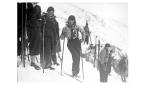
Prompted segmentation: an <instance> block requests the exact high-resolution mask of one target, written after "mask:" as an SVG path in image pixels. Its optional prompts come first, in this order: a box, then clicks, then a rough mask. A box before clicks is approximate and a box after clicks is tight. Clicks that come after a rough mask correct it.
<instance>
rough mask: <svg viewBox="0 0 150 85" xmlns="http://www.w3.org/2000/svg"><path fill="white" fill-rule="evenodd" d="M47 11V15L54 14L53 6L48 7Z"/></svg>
mask: <svg viewBox="0 0 150 85" xmlns="http://www.w3.org/2000/svg"><path fill="white" fill-rule="evenodd" d="M47 13H48V15H49V16H53V15H54V8H53V7H48V9H47Z"/></svg>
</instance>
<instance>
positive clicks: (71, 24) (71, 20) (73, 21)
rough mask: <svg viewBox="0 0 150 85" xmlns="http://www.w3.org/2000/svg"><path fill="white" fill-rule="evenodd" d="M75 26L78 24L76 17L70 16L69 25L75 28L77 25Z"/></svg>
mask: <svg viewBox="0 0 150 85" xmlns="http://www.w3.org/2000/svg"><path fill="white" fill-rule="evenodd" d="M75 24H76V19H75V16H74V15H70V16H69V17H68V25H69V26H73V25H75Z"/></svg>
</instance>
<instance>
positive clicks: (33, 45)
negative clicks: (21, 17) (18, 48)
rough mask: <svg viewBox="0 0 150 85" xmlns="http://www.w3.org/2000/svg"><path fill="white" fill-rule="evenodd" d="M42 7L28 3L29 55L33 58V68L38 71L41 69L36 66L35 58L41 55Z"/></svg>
mask: <svg viewBox="0 0 150 85" xmlns="http://www.w3.org/2000/svg"><path fill="white" fill-rule="evenodd" d="M40 19H41V7H40V6H38V5H37V3H35V2H33V3H27V28H28V29H27V32H28V33H27V34H28V38H29V43H30V44H29V54H30V56H31V66H33V67H34V68H35V69H36V70H39V69H40V67H39V66H38V65H36V64H35V58H36V57H37V56H38V55H39V54H40V41H41V30H40Z"/></svg>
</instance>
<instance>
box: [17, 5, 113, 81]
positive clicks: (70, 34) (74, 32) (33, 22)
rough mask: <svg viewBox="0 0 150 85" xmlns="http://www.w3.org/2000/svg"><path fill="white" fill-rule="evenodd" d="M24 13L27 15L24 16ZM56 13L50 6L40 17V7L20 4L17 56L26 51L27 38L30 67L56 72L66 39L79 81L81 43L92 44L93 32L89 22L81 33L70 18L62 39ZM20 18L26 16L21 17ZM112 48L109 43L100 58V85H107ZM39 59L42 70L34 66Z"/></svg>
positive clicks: (74, 19) (73, 17) (73, 70)
mask: <svg viewBox="0 0 150 85" xmlns="http://www.w3.org/2000/svg"><path fill="white" fill-rule="evenodd" d="M24 4H25V5H24ZM22 8H24V9H22ZM22 11H24V12H25V13H22ZM54 12H55V10H54V8H53V7H51V6H50V7H48V9H47V11H46V13H43V14H41V8H40V6H39V5H37V3H18V55H22V52H23V51H21V50H22V48H23V47H22V44H21V42H23V40H26V37H25V36H27V37H28V44H27V46H28V47H29V55H30V58H31V64H30V65H31V66H32V67H34V68H35V69H36V70H40V69H41V68H43V69H50V70H54V69H55V68H54V67H52V65H57V66H58V65H59V63H58V62H57V58H58V57H59V58H60V56H59V52H60V51H61V46H60V39H62V40H64V39H65V38H67V40H68V42H67V47H68V49H69V51H70V53H71V55H72V60H73V63H72V76H73V77H76V76H77V75H78V74H79V71H80V57H81V52H82V51H81V43H82V42H84V43H86V44H88V43H89V36H90V31H89V28H88V22H86V26H85V27H84V29H82V28H81V27H80V26H79V25H77V23H76V18H75V16H74V15H70V16H69V17H68V19H67V23H66V25H65V27H63V29H62V32H61V35H59V23H58V22H57V20H56V16H55V14H54ZM20 14H22V15H23V14H26V15H24V16H19V15H20ZM22 17H25V18H22ZM23 20H24V21H23ZM21 22H22V23H21ZM24 23H25V25H24ZM20 30H24V31H20ZM26 34H27V35H26ZM22 35H23V36H22ZM79 35H81V37H79ZM20 38H21V40H20ZM109 47H110V44H108V43H107V44H106V45H105V47H104V49H102V50H101V52H100V55H99V56H98V61H99V67H100V68H99V71H100V81H101V82H107V77H108V74H109V73H110V70H111V51H110V52H108V49H109ZM23 50H24V49H23ZM56 54H58V56H56ZM38 55H40V63H41V66H39V65H37V64H36V63H35V61H36V57H37V56H38Z"/></svg>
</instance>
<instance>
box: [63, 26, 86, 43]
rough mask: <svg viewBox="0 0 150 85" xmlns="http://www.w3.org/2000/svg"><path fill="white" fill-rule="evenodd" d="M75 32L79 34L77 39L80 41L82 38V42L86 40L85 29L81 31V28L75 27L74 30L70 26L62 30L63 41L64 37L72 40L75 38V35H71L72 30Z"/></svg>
mask: <svg viewBox="0 0 150 85" xmlns="http://www.w3.org/2000/svg"><path fill="white" fill-rule="evenodd" d="M72 29H73V30H75V32H77V35H76V37H77V38H79V39H80V37H81V36H82V40H83V41H84V40H85V36H86V34H85V31H84V30H83V29H81V27H80V26H78V25H75V26H74V27H73V28H70V27H68V26H65V27H64V28H63V30H62V34H61V39H63V38H64V37H67V39H72V38H74V37H75V36H74V35H73V34H71V30H72ZM79 32H80V33H81V36H79Z"/></svg>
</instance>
